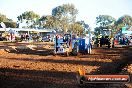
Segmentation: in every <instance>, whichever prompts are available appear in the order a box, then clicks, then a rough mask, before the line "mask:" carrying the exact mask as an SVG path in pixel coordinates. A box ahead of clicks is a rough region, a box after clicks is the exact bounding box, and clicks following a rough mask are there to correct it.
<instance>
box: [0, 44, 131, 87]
mask: <svg viewBox="0 0 132 88" xmlns="http://www.w3.org/2000/svg"><path fill="white" fill-rule="evenodd" d="M131 50H132V48H131V47H125V48H112V49H107V48H94V49H93V51H92V54H91V55H79V56H69V57H65V56H64V55H57V56H53V44H52V43H36V44H28V43H25V44H24V43H23V44H22V43H17V44H15V43H10V44H8V43H0V88H79V87H78V85H77V81H76V72H77V71H78V69H79V68H81V67H83V68H84V69H86V70H87V74H130V75H131V74H132V61H131V59H132V52H131ZM83 88H132V85H131V83H129V84H88V85H86V86H84V87H83Z"/></svg>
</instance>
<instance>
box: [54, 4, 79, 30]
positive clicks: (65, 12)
mask: <svg viewBox="0 0 132 88" xmlns="http://www.w3.org/2000/svg"><path fill="white" fill-rule="evenodd" d="M77 13H78V10H77V9H76V8H75V6H74V5H73V4H63V5H62V6H57V7H55V8H54V9H53V10H52V16H54V17H55V20H58V21H59V22H58V21H56V23H58V25H56V26H58V27H60V28H59V29H62V30H63V31H64V32H67V31H68V30H69V27H70V26H69V25H70V24H72V23H74V22H75V20H76V15H77Z"/></svg>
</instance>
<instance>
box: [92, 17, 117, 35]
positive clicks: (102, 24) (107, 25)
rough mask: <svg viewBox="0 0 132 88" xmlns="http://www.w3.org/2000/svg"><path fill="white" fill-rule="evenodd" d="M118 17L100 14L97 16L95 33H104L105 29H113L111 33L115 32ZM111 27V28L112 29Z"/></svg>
mask: <svg viewBox="0 0 132 88" xmlns="http://www.w3.org/2000/svg"><path fill="white" fill-rule="evenodd" d="M115 21H116V19H115V18H113V17H112V16H109V15H99V16H98V17H96V25H97V27H96V28H95V32H94V33H95V35H96V36H98V35H100V34H103V32H104V29H105V30H107V31H111V34H112V33H113V32H114V27H113V26H114V23H115ZM110 29H111V30H110Z"/></svg>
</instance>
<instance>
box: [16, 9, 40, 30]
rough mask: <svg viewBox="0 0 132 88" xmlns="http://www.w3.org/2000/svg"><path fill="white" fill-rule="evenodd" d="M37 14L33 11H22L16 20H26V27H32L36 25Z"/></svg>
mask: <svg viewBox="0 0 132 88" xmlns="http://www.w3.org/2000/svg"><path fill="white" fill-rule="evenodd" d="M39 17H40V16H39V15H38V14H36V13H34V12H33V11H26V12H24V13H22V14H21V15H19V16H18V17H17V18H18V21H19V22H21V23H22V22H24V21H26V24H27V27H28V28H33V27H35V25H36V21H37V19H39Z"/></svg>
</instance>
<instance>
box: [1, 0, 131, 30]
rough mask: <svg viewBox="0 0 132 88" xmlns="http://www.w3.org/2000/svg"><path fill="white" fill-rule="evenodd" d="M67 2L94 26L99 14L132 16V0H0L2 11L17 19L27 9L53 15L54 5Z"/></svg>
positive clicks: (81, 18) (78, 16)
mask: <svg viewBox="0 0 132 88" xmlns="http://www.w3.org/2000/svg"><path fill="white" fill-rule="evenodd" d="M66 3H72V4H74V5H75V7H76V8H77V9H78V11H79V13H78V15H77V20H84V21H85V22H86V23H87V24H89V25H90V27H92V28H93V27H94V26H95V18H96V17H97V16H98V15H111V16H113V17H114V18H116V19H117V18H118V17H120V16H123V15H125V14H128V15H130V16H132V0H0V13H2V14H5V15H6V16H7V17H8V18H11V19H13V20H14V21H17V16H18V15H20V14H22V13H23V12H25V11H34V12H35V13H38V14H39V15H40V16H42V15H51V11H52V9H53V8H54V7H56V6H59V5H62V4H66Z"/></svg>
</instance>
